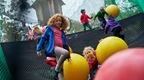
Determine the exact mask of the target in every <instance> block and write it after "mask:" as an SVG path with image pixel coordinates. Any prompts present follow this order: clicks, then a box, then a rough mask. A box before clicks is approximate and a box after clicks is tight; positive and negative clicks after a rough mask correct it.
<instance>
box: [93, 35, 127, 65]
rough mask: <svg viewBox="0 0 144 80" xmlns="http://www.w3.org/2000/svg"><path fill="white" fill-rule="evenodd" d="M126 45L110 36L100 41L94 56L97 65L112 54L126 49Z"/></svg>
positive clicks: (119, 39)
mask: <svg viewBox="0 0 144 80" xmlns="http://www.w3.org/2000/svg"><path fill="white" fill-rule="evenodd" d="M127 48H128V45H127V44H126V42H125V41H124V40H122V39H121V38H118V37H114V36H110V37H107V38H104V39H103V40H101V42H100V43H99V44H98V46H97V48H96V56H97V60H98V62H99V64H102V63H103V62H104V61H105V60H106V59H107V58H108V57H110V56H111V55H112V54H114V53H116V52H118V51H121V50H124V49H127Z"/></svg>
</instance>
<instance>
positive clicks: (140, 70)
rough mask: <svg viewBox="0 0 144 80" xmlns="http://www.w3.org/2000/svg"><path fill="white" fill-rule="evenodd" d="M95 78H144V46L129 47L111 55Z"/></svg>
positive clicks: (143, 79) (102, 79) (137, 79)
mask: <svg viewBox="0 0 144 80" xmlns="http://www.w3.org/2000/svg"><path fill="white" fill-rule="evenodd" d="M94 80H144V48H135V49H127V50H124V51H121V52H118V53H117V54H115V55H113V56H111V57H110V58H109V59H108V60H106V61H105V62H104V64H103V65H102V66H101V68H100V69H99V70H98V72H97V74H96V77H95V79H94Z"/></svg>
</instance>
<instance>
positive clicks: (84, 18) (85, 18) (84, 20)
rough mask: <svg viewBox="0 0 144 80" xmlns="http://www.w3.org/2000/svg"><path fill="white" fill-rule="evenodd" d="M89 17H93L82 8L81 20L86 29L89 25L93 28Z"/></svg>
mask: <svg viewBox="0 0 144 80" xmlns="http://www.w3.org/2000/svg"><path fill="white" fill-rule="evenodd" d="M89 19H91V17H89V16H88V15H87V14H86V12H85V9H82V10H81V16H80V21H81V23H82V25H83V27H84V31H86V27H88V28H89V29H92V27H91V26H90V24H89Z"/></svg>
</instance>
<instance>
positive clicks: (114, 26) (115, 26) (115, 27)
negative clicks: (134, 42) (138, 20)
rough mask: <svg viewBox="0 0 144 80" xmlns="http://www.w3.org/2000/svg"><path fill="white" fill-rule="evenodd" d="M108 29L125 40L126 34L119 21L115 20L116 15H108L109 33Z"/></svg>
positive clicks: (107, 27)
mask: <svg viewBox="0 0 144 80" xmlns="http://www.w3.org/2000/svg"><path fill="white" fill-rule="evenodd" d="M108 31H111V32H112V33H113V35H114V36H116V37H119V38H121V39H123V40H124V34H122V27H121V25H120V24H119V22H118V21H116V20H115V17H112V16H109V17H108V20H107V24H106V30H105V33H106V34H107V33H108Z"/></svg>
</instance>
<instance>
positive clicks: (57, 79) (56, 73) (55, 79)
mask: <svg viewBox="0 0 144 80" xmlns="http://www.w3.org/2000/svg"><path fill="white" fill-rule="evenodd" d="M58 74H59V71H56V70H55V77H54V80H59V78H58Z"/></svg>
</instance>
